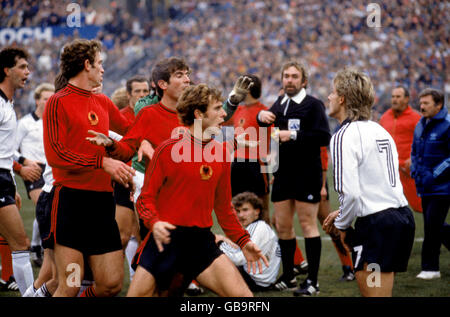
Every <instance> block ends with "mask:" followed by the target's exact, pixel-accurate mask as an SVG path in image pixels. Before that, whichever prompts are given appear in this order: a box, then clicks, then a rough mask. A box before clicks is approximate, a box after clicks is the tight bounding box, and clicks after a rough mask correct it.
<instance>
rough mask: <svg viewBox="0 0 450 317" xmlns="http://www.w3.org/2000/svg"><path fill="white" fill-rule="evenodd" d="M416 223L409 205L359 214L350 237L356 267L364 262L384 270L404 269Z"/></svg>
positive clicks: (358, 268)
mask: <svg viewBox="0 0 450 317" xmlns="http://www.w3.org/2000/svg"><path fill="white" fill-rule="evenodd" d="M414 232H415V223H414V217H413V214H412V212H411V210H410V209H409V208H408V207H406V206H405V207H400V208H389V209H386V210H383V211H380V212H377V213H375V214H372V215H369V216H366V217H361V218H358V219H357V220H356V222H355V231H354V234H353V237H352V238H351V239H350V244H351V245H352V247H353V252H352V258H353V263H354V266H355V271H360V270H363V269H364V263H367V264H368V265H369V264H376V265H378V266H379V268H380V271H381V272H405V271H406V269H407V267H408V261H409V257H410V255H411V250H412V246H413V243H414Z"/></svg>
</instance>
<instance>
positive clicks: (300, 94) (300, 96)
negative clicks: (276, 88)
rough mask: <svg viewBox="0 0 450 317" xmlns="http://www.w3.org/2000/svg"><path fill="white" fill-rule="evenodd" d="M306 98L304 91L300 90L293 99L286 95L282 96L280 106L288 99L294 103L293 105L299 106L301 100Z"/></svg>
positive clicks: (303, 89)
mask: <svg viewBox="0 0 450 317" xmlns="http://www.w3.org/2000/svg"><path fill="white" fill-rule="evenodd" d="M305 97H306V90H305V88H302V89H301V90H300V91H299V92H298V93H297V94H296V95H295V96H294V97H292V98H291V97H289V96H288V95H287V94H284V97H283V100H281V104H283V103H285V102H286V101H287V100H288V99H291V100H293V101H295V103H297V104H300V103H301V102H302V101H303V99H305Z"/></svg>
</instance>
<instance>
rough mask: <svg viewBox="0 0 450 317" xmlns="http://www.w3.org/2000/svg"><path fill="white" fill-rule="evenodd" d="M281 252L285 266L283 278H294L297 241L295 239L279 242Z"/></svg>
mask: <svg viewBox="0 0 450 317" xmlns="http://www.w3.org/2000/svg"><path fill="white" fill-rule="evenodd" d="M278 244H279V245H280V250H281V262H282V264H283V276H284V278H286V279H287V280H289V281H290V280H292V279H293V278H294V254H295V246H296V245H297V241H296V240H295V238H294V239H289V240H281V239H279V240H278Z"/></svg>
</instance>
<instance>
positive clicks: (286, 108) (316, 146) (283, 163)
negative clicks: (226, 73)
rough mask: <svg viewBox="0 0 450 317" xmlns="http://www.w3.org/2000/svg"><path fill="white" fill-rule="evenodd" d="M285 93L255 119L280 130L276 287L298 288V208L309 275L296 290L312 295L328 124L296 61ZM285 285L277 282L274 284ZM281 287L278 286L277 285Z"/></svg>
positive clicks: (288, 69)
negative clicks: (279, 269)
mask: <svg viewBox="0 0 450 317" xmlns="http://www.w3.org/2000/svg"><path fill="white" fill-rule="evenodd" d="M281 80H282V84H283V90H284V95H282V96H280V97H279V98H278V99H277V101H275V103H274V104H273V105H272V107H271V108H270V109H269V110H268V111H261V112H259V114H258V123H259V124H260V125H261V126H269V125H271V124H272V123H273V124H274V125H275V127H277V128H279V135H278V137H279V141H280V148H279V164H278V165H279V168H278V170H277V171H276V172H275V173H274V178H275V179H274V183H273V187H272V202H273V203H274V208H275V222H276V224H275V225H276V229H277V232H278V236H279V244H280V248H281V258H282V262H283V275H282V276H281V277H280V279H279V281H278V282H277V283H276V285H275V287H276V288H278V289H283V288H284V289H286V288H287V289H293V288H295V287H296V286H297V284H296V280H295V277H294V273H293V263H294V252H295V245H296V240H295V231H294V226H293V219H294V214H295V212H296V211H297V214H298V218H299V221H300V225H301V227H302V231H303V235H304V237H305V250H306V258H307V261H308V265H309V266H308V276H307V278H306V280H305V281H304V282H303V283H302V284H301V285H300V288H299V289H298V290H297V292H300V294H301V295H305V296H310V295H315V294H317V293H318V292H319V288H318V283H317V275H318V271H319V264H320V252H321V248H322V244H321V240H320V233H319V230H318V227H317V223H316V219H317V213H318V210H319V202H320V189H321V187H322V167H321V161H320V147H321V146H327V145H328V144H329V142H330V138H331V135H330V128H329V126H328V120H327V116H326V114H325V106H324V104H323V103H322V102H321V101H320V100H318V99H316V98H314V97H312V96H310V95H307V94H306V87H307V83H308V78H307V72H306V70H305V67H304V66H303V65H302V64H300V63H297V62H295V61H292V62H288V63H286V64H284V65H283V67H282V70H281ZM279 283H281V284H283V285H281V284H280V285H277V284H279ZM279 286H281V287H279Z"/></svg>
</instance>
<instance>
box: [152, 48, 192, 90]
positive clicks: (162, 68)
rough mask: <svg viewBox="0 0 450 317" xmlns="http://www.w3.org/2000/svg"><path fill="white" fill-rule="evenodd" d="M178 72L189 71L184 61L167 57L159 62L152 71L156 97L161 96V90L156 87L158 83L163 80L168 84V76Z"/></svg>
mask: <svg viewBox="0 0 450 317" xmlns="http://www.w3.org/2000/svg"><path fill="white" fill-rule="evenodd" d="M178 70H187V71H189V66H188V65H187V63H186V62H185V60H184V59H182V58H179V57H169V58H166V59H163V60H161V61H159V62H158V63H157V64H156V65H155V66H154V67H153V70H152V80H153V82H154V83H155V86H156V93H157V94H158V96H160V97H162V96H163V93H164V92H163V90H162V89H161V87H159V85H158V81H160V80H164V81H165V82H169V80H170V75H172V74H173V73H175V72H176V71H178Z"/></svg>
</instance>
